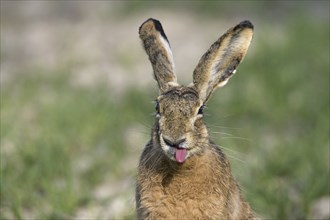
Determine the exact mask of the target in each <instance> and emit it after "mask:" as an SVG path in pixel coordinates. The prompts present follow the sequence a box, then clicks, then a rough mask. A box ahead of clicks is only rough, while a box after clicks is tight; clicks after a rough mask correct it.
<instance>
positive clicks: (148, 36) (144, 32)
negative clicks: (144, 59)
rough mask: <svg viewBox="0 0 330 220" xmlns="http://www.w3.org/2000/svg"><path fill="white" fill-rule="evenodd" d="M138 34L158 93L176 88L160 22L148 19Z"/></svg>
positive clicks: (170, 59) (174, 76)
mask: <svg viewBox="0 0 330 220" xmlns="http://www.w3.org/2000/svg"><path fill="white" fill-rule="evenodd" d="M139 34H140V38H141V40H142V43H143V46H144V49H145V51H146V52H147V54H148V56H149V60H150V62H151V64H152V68H153V70H154V76H155V79H156V81H157V83H158V86H159V89H160V92H164V91H166V90H168V89H169V88H171V87H173V86H176V85H177V79H176V75H175V73H174V62H173V55H172V51H171V48H170V44H169V42H168V40H167V37H166V35H165V33H164V30H163V28H162V25H161V24H160V22H159V21H157V20H155V19H152V18H150V19H148V20H147V21H145V22H144V23H143V24H142V25H141V27H140V29H139Z"/></svg>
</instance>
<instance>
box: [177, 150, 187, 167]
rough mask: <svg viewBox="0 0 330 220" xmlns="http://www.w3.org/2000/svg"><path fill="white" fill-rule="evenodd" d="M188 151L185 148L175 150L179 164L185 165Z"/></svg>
mask: <svg viewBox="0 0 330 220" xmlns="http://www.w3.org/2000/svg"><path fill="white" fill-rule="evenodd" d="M186 155H187V150H186V149H184V148H176V149H175V159H176V161H177V162H178V163H183V162H184V161H185V160H186Z"/></svg>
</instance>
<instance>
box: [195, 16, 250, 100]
mask: <svg viewBox="0 0 330 220" xmlns="http://www.w3.org/2000/svg"><path fill="white" fill-rule="evenodd" d="M252 35H253V25H252V24H251V22H250V21H243V22H241V23H240V24H238V25H237V26H235V27H233V28H231V29H229V30H228V31H227V32H226V33H225V34H224V35H223V36H221V37H220V38H219V39H218V40H217V41H216V42H215V43H214V44H213V45H212V46H211V47H210V49H209V50H208V51H207V52H206V53H205V54H204V55H203V56H202V58H201V59H200V61H199V63H198V65H197V67H196V68H195V70H194V74H193V80H194V81H193V83H194V87H195V89H196V90H197V91H198V93H199V96H200V98H201V99H202V100H203V102H204V103H205V102H206V101H207V100H208V98H209V97H210V95H211V94H212V92H213V91H214V89H215V88H217V87H222V86H224V85H225V84H226V83H227V81H228V80H229V78H230V77H232V76H233V74H234V73H235V72H236V68H237V66H238V64H239V63H240V62H241V61H242V59H243V58H244V56H245V54H246V52H247V50H248V48H249V45H250V42H251V39H252Z"/></svg>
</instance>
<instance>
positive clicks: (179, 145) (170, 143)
mask: <svg viewBox="0 0 330 220" xmlns="http://www.w3.org/2000/svg"><path fill="white" fill-rule="evenodd" d="M163 140H164V142H165V144H167V145H168V146H170V147H175V148H184V145H183V143H184V142H185V141H186V139H185V138H182V139H180V140H177V141H173V140H169V139H168V138H165V137H163Z"/></svg>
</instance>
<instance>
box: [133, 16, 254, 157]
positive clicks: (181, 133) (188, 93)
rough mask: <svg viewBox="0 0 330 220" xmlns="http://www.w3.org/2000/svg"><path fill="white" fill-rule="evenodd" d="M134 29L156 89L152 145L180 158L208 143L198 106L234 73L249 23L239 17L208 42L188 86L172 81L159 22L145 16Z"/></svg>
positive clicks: (172, 70) (246, 44) (172, 68)
mask: <svg viewBox="0 0 330 220" xmlns="http://www.w3.org/2000/svg"><path fill="white" fill-rule="evenodd" d="M139 34H140V38H141V40H142V44H143V46H144V49H145V51H146V53H147V54H148V57H149V60H150V62H151V64H152V68H153V72H154V77H155V79H156V81H157V83H158V87H159V91H160V94H161V95H160V96H159V97H158V98H157V106H156V109H157V117H156V118H157V119H156V126H155V132H153V134H154V135H156V137H155V139H154V141H155V145H157V146H161V148H162V149H163V151H164V152H165V154H166V155H167V156H168V157H169V158H170V159H172V160H174V161H177V162H178V163H183V162H185V160H187V159H188V158H189V157H191V156H193V155H194V154H198V153H201V152H202V151H203V149H204V148H205V145H207V144H208V143H209V138H208V134H207V129H206V126H205V124H204V122H203V120H202V114H201V110H202V108H203V106H204V104H205V103H206V102H207V100H208V99H209V98H210V96H211V95H212V93H213V92H214V91H215V90H216V88H219V87H222V86H224V85H226V83H227V82H228V80H229V79H230V78H231V77H232V76H233V75H234V74H235V72H236V68H237V66H238V65H239V64H240V62H241V61H242V60H243V58H244V56H245V54H246V52H247V50H248V48H249V45H250V42H251V40H252V36H253V25H252V23H251V22H249V21H243V22H241V23H239V24H238V25H236V26H235V27H233V28H230V29H229V30H228V31H227V32H226V33H225V34H224V35H222V36H221V37H220V38H219V39H218V40H217V41H216V42H214V43H213V44H212V45H211V47H210V48H209V49H208V50H207V51H206V53H205V54H204V55H203V56H202V57H201V59H200V61H199V63H198V64H197V66H196V68H195V70H194V72H193V82H192V84H191V86H180V85H179V83H178V82H177V77H176V74H175V65H174V58H173V54H172V50H171V47H170V43H169V41H168V39H167V36H166V35H165V32H164V30H163V28H162V25H161V24H160V22H159V21H157V20H155V19H152V18H151V19H148V20H147V21H145V22H144V23H143V24H142V25H141V26H140V29H139Z"/></svg>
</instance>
